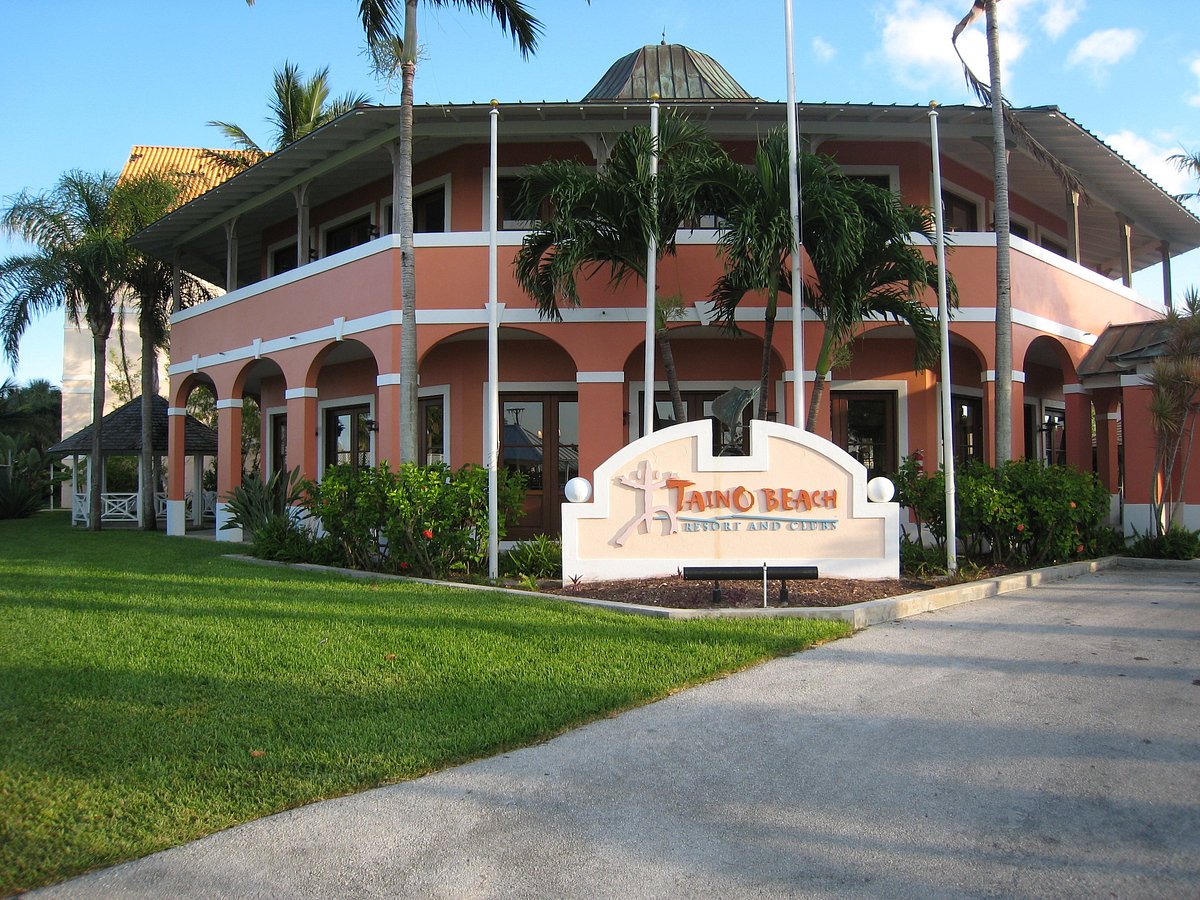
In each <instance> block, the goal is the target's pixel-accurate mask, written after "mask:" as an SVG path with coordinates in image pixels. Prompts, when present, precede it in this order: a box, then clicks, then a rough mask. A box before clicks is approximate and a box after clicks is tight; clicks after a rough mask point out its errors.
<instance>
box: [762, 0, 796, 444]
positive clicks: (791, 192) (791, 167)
mask: <svg viewBox="0 0 1200 900" xmlns="http://www.w3.org/2000/svg"><path fill="white" fill-rule="evenodd" d="M783 10H784V12H783V21H784V32H785V40H786V41H787V139H788V200H789V203H790V209H791V213H792V378H793V379H794V380H793V382H792V387H793V390H792V424H793V425H795V426H796V427H797V428H803V427H804V424H805V423H804V279H803V273H802V272H801V271H800V254H801V251H802V250H803V245H802V243H801V240H800V152H799V149H798V148H797V142H798V140H799V130H800V129H799V125H798V122H797V117H796V61H795V56H794V53H793V50H792V0H784V4H783ZM764 408H765V404H764Z"/></svg>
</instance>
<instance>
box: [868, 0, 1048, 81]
mask: <svg viewBox="0 0 1200 900" xmlns="http://www.w3.org/2000/svg"><path fill="white" fill-rule="evenodd" d="M1030 2H1031V0H1008V2H1005V3H1002V4H1000V5H999V6H998V7H997V10H998V11H999V13H1000V25H1001V45H1000V50H1001V57H1000V58H1001V63H1002V64H1003V66H1004V71H1003V72H1002V73H1001V74H1002V76H1003V77H1004V79H1005V84H1009V83H1010V82H1009V80H1008V73H1009V68H1010V66H1011V65H1012V63H1014V62H1015V61H1016V60H1017V59H1018V58H1020V56H1021V54H1022V53H1023V52H1024V50H1025V47H1026V45H1027V44H1028V40H1027V39H1026V37H1025V35H1024V34H1023V32H1022V31H1021V29H1020V26H1019V19H1020V13H1021V10H1022V8H1023V7H1025V6H1027V5H1028V4H1029V3H1030ZM970 8H971V4H970V2H969V0H896V2H893V3H892V4H891V5H890V6H888V7H886V9H885V12H883V13H882V14H881V16H880V37H881V42H882V46H881V48H880V53H881V55H882V58H883V60H884V62H885V63H886V65H887V67H888V68H889V70H890V72H891V75H892V77H893V78H894V79H895V81H896V82H898V83H899V84H901V85H903V86H905V87H908V88H915V89H929V88H934V87H946V86H949V85H954V86H960V87H961V86H962V84H963V76H962V65H961V64H960V63H959V61H958V57H957V56H956V55H955V53H954V47H953V46H952V45H951V43H950V37H951V35H952V34H953V32H954V26H955V25H957V24H958V21H959V19H961V18H962V17H963V15H965V14H966V12H967V11H968V10H969V9H970ZM958 47H959V50H960V51H961V52H962V55H963V58H964V59H965V60H966V61H967V64H968V65H969V66H970V67H971V70H972V71H973V72H974V73H975V74H976V76H978V77H979V78H980V79H982V80H983V81H985V82H986V81H987V77H988V59H987V38H986V37H985V35H984V28H983V20H982V18H981V19H979V20H978V21H976V22H975V23H974V24H973V25H972V26H971V27H970V28H968V29H967V30H966V31H964V32H963V33H962V35H961V36H960V37H959V39H958ZM1011 93H1012V92H1011V90H1009V89H1008V88H1006V89H1005V94H1006V95H1009V96H1011Z"/></svg>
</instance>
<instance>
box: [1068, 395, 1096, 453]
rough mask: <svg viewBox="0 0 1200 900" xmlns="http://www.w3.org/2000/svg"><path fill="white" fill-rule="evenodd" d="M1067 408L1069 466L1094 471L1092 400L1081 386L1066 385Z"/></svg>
mask: <svg viewBox="0 0 1200 900" xmlns="http://www.w3.org/2000/svg"><path fill="white" fill-rule="evenodd" d="M1063 400H1064V401H1065V403H1066V407H1067V435H1066V442H1067V447H1066V450H1067V465H1069V466H1074V467H1075V468H1076V469H1078V470H1079V471H1081V472H1090V471H1092V398H1091V397H1090V396H1088V393H1087V391H1086V390H1085V389H1084V387H1083V385H1081V384H1064V385H1063Z"/></svg>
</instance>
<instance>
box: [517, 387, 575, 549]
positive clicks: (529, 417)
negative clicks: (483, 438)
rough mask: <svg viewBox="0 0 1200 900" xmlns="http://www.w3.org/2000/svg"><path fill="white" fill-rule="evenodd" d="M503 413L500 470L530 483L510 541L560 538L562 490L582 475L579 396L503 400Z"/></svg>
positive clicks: (527, 397) (521, 396)
mask: <svg viewBox="0 0 1200 900" xmlns="http://www.w3.org/2000/svg"><path fill="white" fill-rule="evenodd" d="M500 408H501V426H500V465H502V466H503V467H504V468H506V469H508V470H509V471H510V472H520V473H521V474H523V475H524V476H525V478H526V488H525V506H524V511H523V515H522V517H521V519H520V521H519V522H518V523H517V524H516V525H514V526H513V527H511V528H509V529H508V534H507V537H508V538H509V539H511V540H527V539H529V538H531V537H533V536H534V535H536V534H547V535H550V536H552V537H557V536H558V534H559V532H560V531H561V530H562V503H563V502H564V500H565V497H564V496H563V486H564V485H565V484H566V483H567V482H568V481H569V480H570V479H572V478H574V477H575V476H576V475H578V474H579V401H578V399H577V395H575V394H505V395H503V396H502V397H501V402H500Z"/></svg>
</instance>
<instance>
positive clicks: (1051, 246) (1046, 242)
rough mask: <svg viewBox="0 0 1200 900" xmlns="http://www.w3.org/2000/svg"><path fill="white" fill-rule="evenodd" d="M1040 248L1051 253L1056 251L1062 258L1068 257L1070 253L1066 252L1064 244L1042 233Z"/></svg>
mask: <svg viewBox="0 0 1200 900" xmlns="http://www.w3.org/2000/svg"><path fill="white" fill-rule="evenodd" d="M1042 248H1043V249H1045V250H1049V251H1050V252H1051V253H1057V254H1058V255H1059V256H1061V257H1063V258H1064V259H1069V258H1070V254H1068V253H1067V248H1066V247H1065V246H1063V245H1062V244H1060V243H1059V242H1058V241H1056V240H1053V239H1051V238H1048V237H1045V236H1044V235H1043V237H1042Z"/></svg>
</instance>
